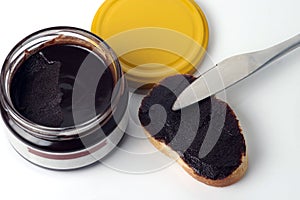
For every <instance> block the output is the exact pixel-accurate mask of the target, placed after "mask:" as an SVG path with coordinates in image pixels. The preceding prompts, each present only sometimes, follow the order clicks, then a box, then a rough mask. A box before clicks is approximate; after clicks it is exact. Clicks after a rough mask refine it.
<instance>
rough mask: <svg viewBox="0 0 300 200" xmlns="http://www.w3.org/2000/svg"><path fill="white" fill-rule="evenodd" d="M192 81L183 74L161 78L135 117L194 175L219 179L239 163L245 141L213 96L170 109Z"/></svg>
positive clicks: (230, 115) (227, 110)
mask: <svg viewBox="0 0 300 200" xmlns="http://www.w3.org/2000/svg"><path fill="white" fill-rule="evenodd" d="M194 80H195V78H193V77H192V76H187V75H186V76H182V75H178V76H173V77H170V78H167V79H165V80H163V81H162V82H161V83H160V84H158V85H157V86H155V87H154V88H153V89H152V91H151V92H150V94H149V95H148V96H146V97H145V98H144V100H143V102H142V105H141V107H140V109H139V119H140V121H141V124H142V125H143V126H144V127H145V129H146V130H147V132H149V133H150V134H151V135H152V137H154V138H155V139H156V140H158V141H160V142H163V143H165V144H167V145H168V146H170V147H171V148H172V149H173V150H174V151H176V152H177V153H178V154H179V156H180V157H181V158H182V159H183V160H184V162H186V163H187V164H188V166H189V167H190V168H192V169H193V170H194V172H195V173H196V174H198V175H200V176H202V177H205V178H208V179H212V180H222V179H224V178H226V177H228V176H229V175H231V174H232V172H234V171H235V170H236V169H237V168H238V167H239V166H240V164H241V158H242V156H243V155H245V152H246V146H245V140H244V137H243V135H242V134H241V129H240V127H239V122H238V120H237V119H236V116H235V114H234V112H233V111H232V109H231V108H230V107H229V106H228V105H227V104H226V103H225V102H222V101H220V100H217V99H216V98H215V97H210V98H207V99H205V100H203V101H201V102H199V103H196V104H194V105H191V106H189V107H187V108H184V109H182V110H179V111H173V110H172V106H173V104H174V102H175V100H176V96H178V95H179V94H180V93H181V92H182V91H183V90H184V89H185V88H186V87H187V86H188V85H189V84H190V83H192V82H193V81H194ZM181 120H182V121H181ZM204 141H205V144H204ZM200 149H201V150H200ZM206 151H207V152H206ZM203 152H204V153H203Z"/></svg>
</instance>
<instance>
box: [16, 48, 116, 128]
mask: <svg viewBox="0 0 300 200" xmlns="http://www.w3.org/2000/svg"><path fill="white" fill-rule="evenodd" d="M82 69H88V74H87V75H86V74H84V77H82V78H81V81H80V80H79V81H78V82H77V86H78V87H77V92H78V93H80V94H79V95H77V97H78V98H77V99H74V98H73V97H74V96H73V88H74V84H75V80H76V78H77V77H78V76H77V75H78V72H79V70H82ZM99 69H100V70H101V69H102V70H103V73H102V76H100V75H99V73H98V72H99ZM85 71H87V70H85ZM83 73H85V72H83ZM97 73H98V74H97ZM100 77H101V79H99V78H100ZM97 78H98V80H97ZM83 79H84V80H83ZM95 79H96V80H95ZM93 81H96V83H99V84H98V86H97V85H96V86H95V87H92V86H91V85H92V83H93ZM95 88H96V90H95ZM113 88H114V79H113V76H112V74H111V71H110V69H109V67H108V66H106V64H105V62H104V60H103V59H102V58H100V56H97V55H96V54H95V53H93V52H91V51H89V50H88V49H87V48H83V47H80V46H76V45H68V44H58V45H49V46H45V47H44V48H42V49H41V50H39V51H38V52H35V53H34V54H33V55H30V57H29V58H28V59H26V60H25V61H24V62H23V63H22V64H21V65H20V67H19V68H18V70H17V72H16V74H15V75H14V77H13V81H12V86H11V96H12V101H13V103H14V105H15V107H16V109H17V110H18V111H19V112H20V113H21V114H22V115H23V116H24V117H25V118H27V119H29V120H30V121H32V122H35V123H37V124H39V125H44V126H48V127H70V126H73V125H74V124H75V123H74V119H73V114H74V113H73V111H74V109H75V110H76V111H77V112H78V115H80V119H79V120H80V121H79V120H77V121H76V124H78V123H83V122H86V121H88V120H90V119H92V118H93V117H95V115H96V114H97V115H98V114H101V113H102V112H104V111H105V110H106V109H107V108H108V107H109V106H110V100H111V96H112V91H113ZM92 98H94V99H95V104H94V105H92V106H90V105H89V104H87V103H86V102H88V101H89V100H90V99H92ZM95 111H96V112H95Z"/></svg>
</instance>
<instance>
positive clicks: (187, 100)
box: [173, 34, 300, 111]
mask: <svg viewBox="0 0 300 200" xmlns="http://www.w3.org/2000/svg"><path fill="white" fill-rule="evenodd" d="M299 46H300V34H298V35H296V36H294V37H293V38H291V39H289V40H287V41H284V42H282V43H280V44H278V45H275V46H273V47H270V48H268V49H265V50H262V51H257V52H253V53H247V54H241V55H237V56H233V57H231V58H228V59H226V60H224V61H222V62H220V63H219V64H217V65H216V66H214V67H213V68H212V69H210V70H208V71H207V72H205V73H204V74H202V75H201V76H200V77H199V78H197V80H195V81H194V82H193V83H192V84H191V85H190V86H188V87H187V88H186V89H185V90H184V91H183V92H182V93H181V94H180V95H179V96H178V98H177V100H176V101H175V103H174V105H173V110H174V111H175V110H179V109H181V108H184V107H187V106H189V105H191V104H194V103H196V102H198V101H201V100H203V99H205V98H207V97H209V96H211V95H214V94H216V93H218V92H220V91H222V90H224V89H226V88H228V87H230V86H232V85H234V84H235V83H237V82H239V81H241V80H243V79H245V78H247V77H248V76H250V75H251V74H253V73H254V72H256V71H258V70H259V69H261V68H262V67H264V66H266V65H268V64H269V63H271V62H272V61H274V60H276V59H278V58H280V57H281V56H283V55H284V54H287V53H289V52H291V51H292V50H294V49H296V48H297V47H299Z"/></svg>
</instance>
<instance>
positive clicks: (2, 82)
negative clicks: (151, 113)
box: [0, 26, 126, 140]
mask: <svg viewBox="0 0 300 200" xmlns="http://www.w3.org/2000/svg"><path fill="white" fill-rule="evenodd" d="M63 33H70V34H72V35H77V36H80V37H83V38H85V39H87V40H89V42H91V41H92V42H94V43H93V45H94V46H95V47H96V48H101V50H105V51H106V53H107V54H105V55H108V56H110V59H111V60H112V61H111V62H112V63H113V64H114V70H111V73H112V74H113V73H114V74H113V76H114V77H115V79H116V80H115V84H114V90H115V89H116V90H117V91H114V93H115V94H117V95H112V99H111V105H110V106H108V108H106V110H105V111H104V112H102V113H100V114H97V115H96V116H95V117H94V118H92V119H90V120H88V121H86V122H83V123H80V124H78V125H77V124H75V125H74V126H69V127H47V126H43V125H39V124H37V123H34V122H32V121H30V120H28V119H27V118H26V117H24V116H23V115H22V114H21V113H19V112H18V111H17V110H16V108H15V106H14V104H13V102H12V101H11V99H10V91H9V89H8V88H9V87H8V85H9V84H10V83H9V81H8V78H7V76H8V75H12V74H11V72H10V70H9V69H10V67H11V64H12V63H13V62H16V61H15V59H13V57H14V56H15V54H19V55H20V54H22V53H24V52H25V51H26V49H25V50H22V49H21V48H22V47H24V46H25V44H27V43H29V42H32V41H34V40H35V39H37V38H38V37H39V36H41V37H43V36H48V35H51V36H55V35H56V37H58V36H60V35H62V34H63ZM87 42H88V41H87ZM19 51H20V52H19ZM20 62H21V61H19V62H16V63H20ZM124 79H125V78H124V77H123V73H122V69H121V65H120V63H119V60H118V58H117V56H116V54H115V53H114V51H113V50H112V49H111V48H110V47H109V45H108V44H107V43H106V42H105V41H104V40H103V39H101V38H100V37H99V36H97V35H95V34H93V33H91V32H89V31H86V30H84V29H80V28H76V27H71V26H55V27H50V28H46V29H42V30H39V31H36V32H34V33H32V34H30V35H28V36H27V37H25V38H24V39H23V40H21V41H20V42H19V43H17V44H16V45H15V46H14V48H13V49H12V50H11V51H10V52H9V54H8V55H7V57H6V59H5V61H4V64H3V66H2V70H1V76H0V94H1V95H0V100H1V104H2V106H3V107H4V109H5V111H6V112H8V113H9V115H10V116H11V117H12V118H13V120H14V121H15V122H16V123H17V124H18V125H20V126H22V127H23V128H25V129H26V130H28V132H29V133H31V134H33V135H34V136H36V137H40V138H45V139H55V140H57V139H59V140H63V139H73V138H78V137H81V136H83V135H82V134H84V133H85V132H86V131H87V130H89V129H91V128H94V127H95V126H97V125H101V123H103V122H105V121H106V120H107V118H109V117H111V116H112V114H113V110H114V108H115V107H116V106H117V104H118V101H119V98H120V93H122V91H123V90H124V88H125V84H126V83H125V80H124ZM116 84H120V87H115V86H116ZM123 92H124V91H123Z"/></svg>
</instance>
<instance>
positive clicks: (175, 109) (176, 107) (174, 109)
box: [172, 99, 181, 111]
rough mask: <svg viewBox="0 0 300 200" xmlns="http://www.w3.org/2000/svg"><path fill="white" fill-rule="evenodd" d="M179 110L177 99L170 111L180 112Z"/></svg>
mask: <svg viewBox="0 0 300 200" xmlns="http://www.w3.org/2000/svg"><path fill="white" fill-rule="evenodd" d="M180 109H181V105H180V101H179V99H177V100H176V101H175V103H174V104H173V107H172V110H173V111H177V110H180Z"/></svg>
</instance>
